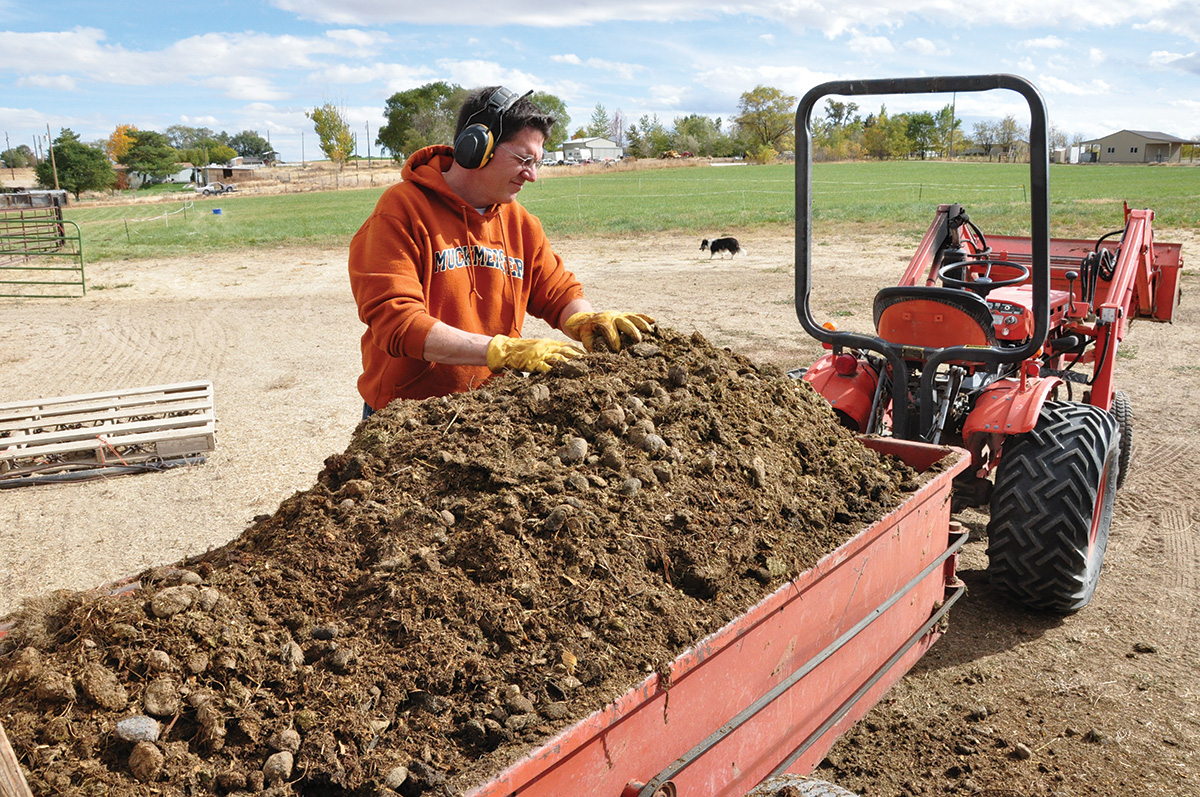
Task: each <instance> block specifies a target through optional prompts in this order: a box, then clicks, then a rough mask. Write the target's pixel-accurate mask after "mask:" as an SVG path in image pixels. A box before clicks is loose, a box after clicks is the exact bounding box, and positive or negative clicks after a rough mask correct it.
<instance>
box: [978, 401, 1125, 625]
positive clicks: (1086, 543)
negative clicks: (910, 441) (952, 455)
mask: <svg viewBox="0 0 1200 797" xmlns="http://www.w3.org/2000/svg"><path fill="white" fill-rule="evenodd" d="M1119 456H1120V436H1119V433H1118V425H1117V420H1116V419H1115V418H1114V417H1113V416H1112V415H1110V414H1108V413H1107V412H1104V411H1103V410H1100V409H1097V408H1096V407H1093V406H1091V405H1089V404H1075V403H1071V402H1060V401H1048V402H1046V404H1045V405H1044V406H1043V407H1042V411H1041V415H1040V417H1039V418H1038V421H1037V425H1036V426H1035V427H1034V428H1033V430H1032V431H1030V432H1027V433H1025V434H1022V435H1017V436H1015V437H1012V438H1010V439H1009V440H1008V441H1006V442H1005V444H1004V449H1003V451H1002V453H1001V456H1000V464H999V466H998V467H997V469H996V486H995V488H994V490H993V491H992V500H991V520H990V521H989V522H988V531H987V533H988V559H989V564H988V575H989V576H990V579H991V582H992V585H993V586H994V587H995V588H996V589H997V590H998V591H999V592H1001V593H1003V594H1005V595H1007V596H1008V597H1010V598H1012V599H1014V600H1016V601H1018V602H1020V603H1023V604H1025V605H1026V606H1029V607H1030V608H1033V609H1038V610H1042V611H1048V612H1054V613H1057V614H1070V613H1072V612H1075V611H1078V610H1079V609H1082V608H1083V607H1084V606H1086V605H1087V603H1088V601H1090V600H1091V599H1092V593H1093V592H1094V591H1095V589H1096V583H1097V581H1099V579H1100V566H1101V564H1102V563H1103V560H1104V550H1105V548H1106V547H1107V546H1108V531H1109V527H1110V526H1111V525H1112V515H1113V501H1114V499H1115V497H1116V492H1117V489H1116V488H1117V477H1118V475H1119V472H1120V467H1119V464H1118V459H1119Z"/></svg>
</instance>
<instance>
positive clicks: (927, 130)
mask: <svg viewBox="0 0 1200 797" xmlns="http://www.w3.org/2000/svg"><path fill="white" fill-rule="evenodd" d="M936 126H937V123H936V121H935V120H934V118H933V114H931V113H930V112H929V111H921V112H920V113H910V114H908V126H907V128H906V129H905V131H904V132H905V134H906V135H907V136H908V137H909V139H911V141H912V147H913V151H915V152H916V153H917V157H919V158H920V159H921V160H925V156H926V155H927V154H928V153H929V150H931V149H933V144H934V135H935V130H936Z"/></svg>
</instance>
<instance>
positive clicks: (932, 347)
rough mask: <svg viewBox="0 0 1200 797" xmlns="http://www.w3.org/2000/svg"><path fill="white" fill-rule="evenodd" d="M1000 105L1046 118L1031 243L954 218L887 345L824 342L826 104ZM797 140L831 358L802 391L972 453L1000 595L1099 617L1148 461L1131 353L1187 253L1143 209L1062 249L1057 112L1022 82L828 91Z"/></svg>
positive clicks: (910, 272) (910, 282) (909, 280)
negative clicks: (821, 211) (924, 98)
mask: <svg viewBox="0 0 1200 797" xmlns="http://www.w3.org/2000/svg"><path fill="white" fill-rule="evenodd" d="M993 89H1008V90H1011V91H1015V92H1018V93H1019V94H1021V95H1022V96H1024V97H1025V99H1026V100H1027V102H1028V105H1029V110H1030V147H1031V149H1030V185H1031V202H1030V207H1031V219H1030V237H1029V238H1014V237H1008V236H1000V235H984V233H983V231H982V230H980V229H979V227H977V226H976V225H975V223H974V222H972V220H971V219H970V217H969V216H968V214H967V211H966V209H965V208H963V207H962V206H961V205H958V204H945V205H939V206H938V208H937V212H936V214H935V216H934V219H933V223H932V224H931V225H930V226H929V229H928V231H927V232H926V233H925V237H924V239H923V240H922V241H921V244H920V247H919V248H918V249H917V252H916V254H915V255H913V257H912V259H911V261H910V262H909V265H908V268H907V269H906V270H905V271H904V274H903V276H902V277H901V278H900V282H899V284H897V285H896V286H894V287H888V288H884V289H883V290H881V291H879V292H878V294H876V296H875V300H874V313H873V320H874V334H873V335H872V334H858V333H853V332H842V331H837V330H836V329H833V328H831V327H832V325H825V326H823V325H821V324H819V323H818V322H817V321H816V320H815V319H814V318H813V315H812V311H811V308H810V304H809V297H810V292H811V287H812V279H811V271H810V259H811V252H812V194H811V182H812V168H811V152H812V142H811V127H810V121H811V115H812V109H813V107H814V105H815V104H816V102H817V101H818V100H819V99H821V98H822V97H824V96H826V95H831V94H832V95H842V96H854V95H862V94H921V93H938V92H970V91H987V90H993ZM796 133H797V139H798V141H797V144H798V151H799V152H800V153H801V155H802V156H803V157H802V158H801V160H800V161H798V163H797V169H796V220H797V225H796V229H797V239H796V314H797V316H798V317H799V319H800V323H801V325H802V326H803V327H804V329H805V330H806V331H807V332H808V333H809V334H810V335H812V336H813V337H815V338H817V339H818V340H820V341H821V342H822V343H823V344H824V346H825V348H827V349H829V350H830V352H829V353H828V354H826V355H825V356H823V357H822V358H821V359H819V360H818V361H817V362H816V363H815V364H813V365H812V367H810V368H808V369H806V370H804V371H801V372H795V375H802V378H803V379H804V380H805V381H807V382H808V383H809V384H810V385H812V387H813V388H814V389H816V390H817V392H819V393H820V394H821V395H823V396H824V397H825V398H827V399H828V400H829V402H830V404H831V405H832V406H833V408H834V410H835V411H836V412H837V414H838V415H839V417H840V418H841V419H842V421H843V422H844V423H845V424H846V425H847V426H848V427H850V428H851V429H854V430H856V431H858V432H862V433H866V434H878V435H890V436H893V437H897V438H903V439H906V440H916V441H923V442H927V443H941V444H949V445H956V446H961V447H962V448H965V449H966V450H967V451H969V452H970V455H971V467H970V468H969V469H968V470H967V471H966V472H965V473H964V475H962V476H960V477H959V478H958V479H957V480H956V483H955V490H954V501H955V505H956V506H957V507H959V508H962V507H966V506H980V507H983V506H987V507H988V508H989V510H990V520H989V523H988V527H987V536H988V557H989V565H988V573H989V576H990V580H991V582H992V583H993V585H994V586H995V587H996V588H997V589H998V590H999V591H1000V592H1002V593H1004V594H1006V595H1008V596H1009V597H1011V598H1013V599H1015V600H1017V601H1019V602H1021V603H1024V604H1026V605H1028V606H1030V607H1032V608H1036V609H1041V610H1046V611H1050V612H1057V613H1064V614H1065V613H1070V612H1073V611H1076V610H1078V609H1080V608H1082V607H1083V606H1084V605H1086V604H1087V603H1088V601H1089V600H1090V599H1091V597H1092V593H1093V591H1094V590H1095V587H1096V582H1097V580H1098V578H1099V574H1100V566H1101V561H1102V559H1103V556H1104V550H1105V547H1106V544H1107V541H1108V534H1109V526H1110V524H1111V522H1112V512H1113V501H1114V498H1115V493H1116V490H1117V488H1119V487H1120V486H1121V485H1122V484H1123V483H1124V479H1125V475H1126V473H1127V471H1128V468H1129V464H1130V454H1131V451H1132V439H1133V424H1132V412H1131V409H1130V404H1129V398H1128V397H1127V396H1126V394H1125V393H1124V392H1122V391H1121V390H1118V389H1116V387H1115V386H1114V374H1115V370H1116V364H1117V352H1118V348H1119V346H1120V344H1121V341H1122V340H1123V339H1124V337H1125V333H1126V331H1127V329H1128V326H1129V323H1130V321H1132V320H1133V319H1134V318H1149V319H1152V320H1155V321H1170V320H1171V316H1172V314H1173V312H1174V310H1175V307H1176V306H1177V304H1178V301H1179V296H1180V290H1179V273H1180V269H1181V267H1182V260H1181V258H1180V247H1179V246H1178V245H1176V244H1168V243H1159V242H1156V241H1155V240H1154V233H1153V230H1152V226H1151V224H1152V221H1153V219H1154V213H1153V211H1151V210H1134V209H1130V208H1129V207H1128V206H1126V208H1125V218H1124V228H1123V229H1118V230H1115V231H1113V232H1109V233H1107V234H1105V235H1101V236H1100V237H1099V238H1097V239H1096V240H1091V241H1085V240H1066V239H1051V238H1050V235H1049V215H1048V204H1049V191H1048V172H1049V167H1048V158H1047V146H1046V110H1045V105H1044V103H1043V101H1042V98H1041V96H1040V94H1039V93H1038V91H1037V89H1036V88H1035V87H1034V86H1033V85H1032V84H1030V83H1029V82H1027V81H1026V80H1024V79H1022V78H1019V77H1015V76H1012V75H983V76H969V77H941V78H904V79H895V80H867V81H839V82H832V83H825V84H822V85H820V86H817V87H816V88H814V89H812V91H810V92H809V93H808V94H807V95H806V96H805V97H804V99H803V101H802V102H801V104H800V106H799V108H798V110H797V113H796ZM801 145H803V146H801ZM802 203H803V204H802Z"/></svg>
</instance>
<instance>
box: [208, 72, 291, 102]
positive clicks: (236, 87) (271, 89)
mask: <svg viewBox="0 0 1200 797" xmlns="http://www.w3.org/2000/svg"><path fill="white" fill-rule="evenodd" d="M200 83H201V85H204V86H207V87H208V88H210V89H213V90H215V91H219V92H220V93H222V94H224V95H225V96H226V97H229V98H231V99H235V100H259V101H263V100H265V101H274V100H284V99H287V98H288V97H290V96H292V95H291V94H290V93H289V92H287V91H284V90H283V89H278V88H276V87H275V86H274V85H272V83H271V81H270V80H268V79H266V78H263V77H259V76H256V75H230V76H222V77H210V78H205V79H204V80H202V81H200Z"/></svg>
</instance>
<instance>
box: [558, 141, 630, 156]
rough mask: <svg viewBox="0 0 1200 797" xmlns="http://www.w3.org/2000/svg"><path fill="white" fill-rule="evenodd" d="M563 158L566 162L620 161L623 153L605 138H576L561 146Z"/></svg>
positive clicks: (615, 144) (617, 146)
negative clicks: (607, 159)
mask: <svg viewBox="0 0 1200 797" xmlns="http://www.w3.org/2000/svg"><path fill="white" fill-rule="evenodd" d="M562 151H563V156H564V157H565V158H566V159H567V160H571V159H574V160H577V161H580V162H583V161H589V160H591V161H602V160H605V159H606V158H611V159H613V160H620V159H621V158H622V157H623V156H624V154H625V151H624V150H623V149H622V148H621V147H620V146H619V145H618V144H617V143H616V142H615V141H609V140H608V139H607V138H599V137H596V138H576V139H573V140H571V141H567V142H565V143H564V144H563V145H562Z"/></svg>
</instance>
